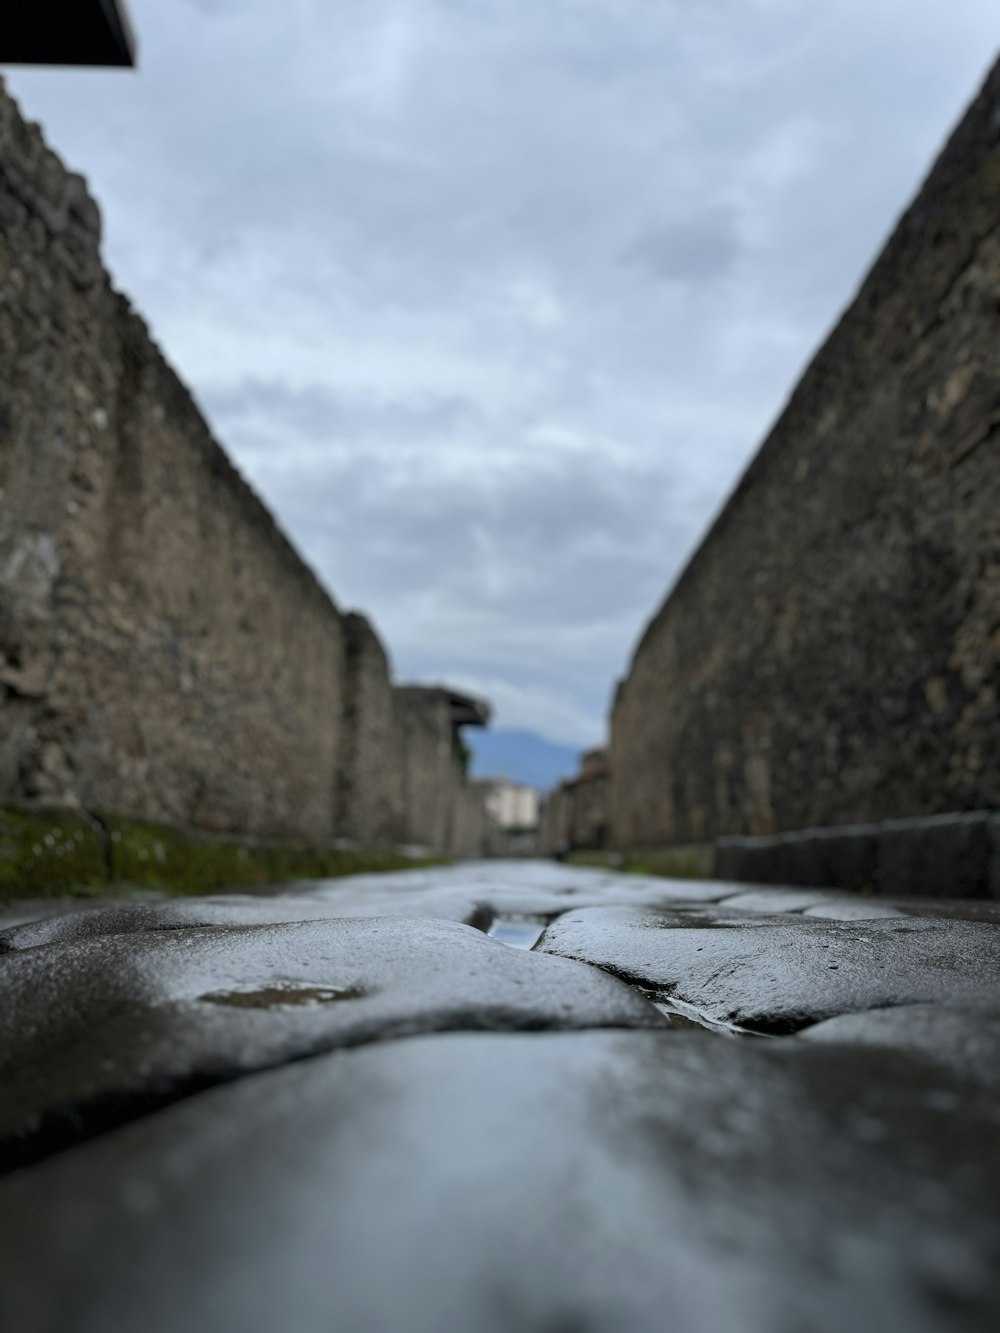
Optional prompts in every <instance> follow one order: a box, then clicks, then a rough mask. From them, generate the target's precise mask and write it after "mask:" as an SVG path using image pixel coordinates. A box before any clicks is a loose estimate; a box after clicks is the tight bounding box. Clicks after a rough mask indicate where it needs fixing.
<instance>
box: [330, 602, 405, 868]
mask: <svg viewBox="0 0 1000 1333" xmlns="http://www.w3.org/2000/svg"><path fill="white" fill-rule="evenodd" d="M343 627H344V638H345V647H346V652H345V680H344V713H343V719H342V734H341V758H340V763H339V765H338V773H337V788H336V804H335V817H334V824H335V826H336V828H338V829H349V830H350V831H351V834H352V836H353V837H356V838H360V839H361V840H362V841H364V842H398V841H402V840H403V839H404V838H405V835H406V819H405V813H404V792H403V751H402V741H403V734H402V728H401V726H400V721H399V717H398V712H397V706H396V697H395V691H394V689H393V686H392V683H391V681H390V674H389V662H388V659H387V657H386V654H385V650H384V649H383V647H382V645H381V643H380V642H379V639H378V636H377V635H376V633H375V631H374V630H373V629H372V627H371V625H369V623H368V621H367V620H365V618H364V616H360V615H356V614H349V615H347V616H345V617H344V622H343Z"/></svg>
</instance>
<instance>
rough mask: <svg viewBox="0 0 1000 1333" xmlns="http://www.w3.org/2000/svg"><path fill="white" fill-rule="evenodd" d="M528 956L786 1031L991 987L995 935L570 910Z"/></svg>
mask: <svg viewBox="0 0 1000 1333" xmlns="http://www.w3.org/2000/svg"><path fill="white" fill-rule="evenodd" d="M535 947H536V950H538V951H541V952H545V953H550V954H558V955H559V956H560V957H564V958H574V959H577V960H579V961H582V962H587V963H593V964H595V965H596V966H598V967H602V968H605V969H606V970H607V971H610V972H612V973H614V975H616V976H620V977H622V978H624V979H626V980H629V981H631V982H633V983H636V984H639V985H641V986H643V987H644V988H647V989H648V990H649V991H651V992H652V993H654V994H655V995H656V996H657V997H658V998H663V999H669V1000H675V1001H677V1000H679V1001H681V1002H682V1003H684V1004H687V1005H690V1006H692V1008H693V1009H694V1010H695V1011H697V1013H699V1014H701V1015H703V1016H705V1017H707V1018H709V1019H711V1020H713V1021H715V1022H721V1023H729V1024H734V1025H736V1026H738V1027H742V1028H746V1029H749V1030H751V1031H755V1032H767V1033H787V1032H794V1031H796V1030H798V1029H799V1028H802V1027H804V1026H806V1025H807V1024H809V1023H815V1022H818V1021H819V1020H820V1019H824V1018H830V1017H833V1016H834V1015H836V1014H842V1013H847V1012H850V1011H853V1010H861V1009H874V1008H878V1007H881V1006H884V1005H896V1004H915V1003H918V1002H921V1001H929V1000H941V999H952V998H956V997H961V996H963V995H968V994H970V993H972V992H974V991H976V990H978V989H980V988H981V987H983V986H984V985H994V986H996V985H1000V931H997V929H996V928H995V927H994V926H992V925H987V924H983V923H980V922H972V921H955V920H947V921H946V920H941V921H935V920H930V919H924V918H909V917H906V918H892V919H885V920H872V921H836V920H824V919H822V918H817V917H805V916H794V915H788V916H755V915H753V914H752V913H735V912H731V913H729V914H728V915H726V914H724V911H723V910H722V909H720V910H718V911H716V913H715V914H714V916H706V919H705V920H704V921H699V919H698V918H697V916H695V915H692V916H691V917H690V920H689V921H687V922H679V921H678V918H677V916H676V915H669V914H659V913H657V912H652V911H643V910H640V909H638V908H634V907H601V908H589V909H584V910H581V911H574V912H569V913H567V914H566V915H564V916H562V917H560V918H559V919H558V920H557V921H555V922H554V923H553V924H552V925H550V926H549V927H548V928H547V929H546V931H545V933H544V935H543V936H542V938H541V940H540V941H539V942H538V944H537V945H536V946H535Z"/></svg>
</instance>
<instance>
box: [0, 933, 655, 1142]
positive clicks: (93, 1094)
mask: <svg viewBox="0 0 1000 1333" xmlns="http://www.w3.org/2000/svg"><path fill="white" fill-rule="evenodd" d="M666 1025H667V1021H666V1020H665V1019H664V1018H663V1016H662V1015H661V1014H660V1013H659V1012H658V1011H657V1010H656V1009H655V1008H654V1007H653V1006H652V1005H650V1004H649V1003H648V1002H647V1001H646V1000H645V999H643V997H642V996H641V995H639V994H638V993H637V992H635V991H633V990H631V989H630V988H628V987H627V986H624V985H622V984H621V983H619V982H617V981H615V980H614V979H613V978H611V977H608V976H606V975H604V974H602V973H601V972H599V971H597V970H596V969H593V968H588V967H584V966H583V965H581V964H577V963H570V962H566V961H565V960H561V959H553V958H544V957H541V956H540V955H537V954H529V953H523V952H520V951H518V950H515V949H509V948H507V947H506V946H505V945H503V944H500V943H497V942H496V941H494V940H491V939H488V938H487V937H486V936H485V935H482V934H480V933H479V932H478V931H475V930H472V929H470V928H469V927H467V926H462V925H458V924H455V923H452V922H442V921H411V920H406V919H401V918H374V919H370V920H362V919H356V918H346V919H342V920H331V921H314V922H308V923H302V924H290V925H273V926H254V927H232V928H214V929H175V930H161V931H138V932H132V933H130V934H123V935H99V936H95V937H93V938H90V939H83V940H77V941H72V942H67V943H61V944H53V945H49V946H47V947H38V948H33V949H26V950H23V951H20V952H15V953H10V954H7V955H6V956H5V957H4V958H2V959H0V1166H3V1165H6V1166H13V1165H17V1164H18V1163H21V1162H24V1161H28V1160H34V1159H37V1158H38V1157H39V1156H40V1155H43V1154H45V1153H47V1152H49V1151H52V1150H53V1149H54V1148H57V1147H59V1146H61V1145H64V1144H66V1143H71V1142H73V1141H75V1140H77V1139H79V1138H81V1137H86V1136H88V1135H91V1134H94V1133H98V1132H101V1131H102V1130H104V1129H106V1128H107V1127H108V1126H109V1125H112V1124H116V1123H120V1122H121V1121H123V1120H125V1119H128V1118H130V1117H131V1116H133V1115H135V1114H137V1113H139V1112H140V1111H142V1110H148V1109H151V1108H153V1107H156V1106H158V1105H160V1104H162V1103H164V1102H166V1101H169V1100H171V1099H173V1098H175V1097H177V1096H180V1095H183V1094H184V1093H187V1092H190V1091H191V1090H192V1089H196V1088H199V1087H203V1086H206V1085H208V1084H210V1083H212V1082H216V1081H219V1080H223V1079H227V1078H233V1077H235V1076H237V1075H239V1074H241V1073H245V1072H246V1071H248V1070H253V1069H260V1068H263V1067H266V1066H268V1065H273V1064H277V1063H280V1062H282V1061H286V1060H291V1059H295V1058H298V1057H301V1056H304V1055H309V1054H315V1053H316V1052H317V1051H323V1050H329V1049H331V1048H332V1047H334V1046H342V1045H353V1044H357V1043H360V1042H364V1041H372V1040H376V1039H384V1038H386V1037H392V1036H404V1035H409V1034H412V1033H420V1032H428V1031H441V1030H457V1029H486V1030H494V1031H495V1030H510V1029H515V1030H517V1029H530V1030H538V1029H546V1028H589V1027H618V1026H622V1027H631V1026H634V1027H665V1026H666Z"/></svg>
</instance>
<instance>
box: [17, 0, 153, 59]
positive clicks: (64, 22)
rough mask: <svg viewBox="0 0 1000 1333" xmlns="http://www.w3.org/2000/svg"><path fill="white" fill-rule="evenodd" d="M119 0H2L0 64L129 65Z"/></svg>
mask: <svg viewBox="0 0 1000 1333" xmlns="http://www.w3.org/2000/svg"><path fill="white" fill-rule="evenodd" d="M135 55H136V43H135V37H134V35H133V32H132V25H131V23H130V22H129V17H128V12H127V10H126V8H125V0H3V8H2V10H0V65H134V64H135Z"/></svg>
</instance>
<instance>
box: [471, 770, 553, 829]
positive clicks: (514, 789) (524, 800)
mask: <svg viewBox="0 0 1000 1333" xmlns="http://www.w3.org/2000/svg"><path fill="white" fill-rule="evenodd" d="M483 786H484V787H485V788H486V813H487V814H488V815H489V817H490V818H491V819H492V820H493V821H494V822H495V823H496V824H498V825H499V827H500V828H502V829H514V828H516V829H527V828H535V827H536V826H537V824H538V804H539V798H538V792H537V791H535V789H534V787H527V786H525V785H524V784H523V783H519V782H511V781H510V780H509V779H508V778H484V779H483Z"/></svg>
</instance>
